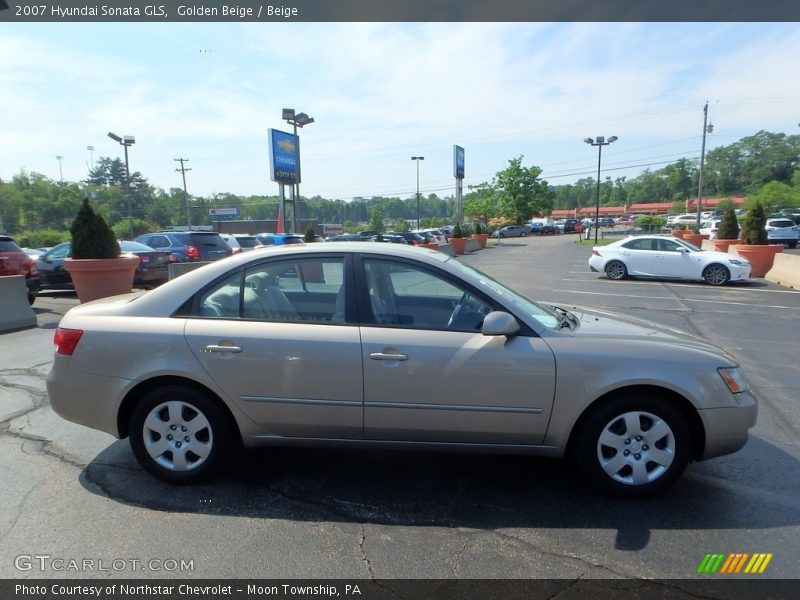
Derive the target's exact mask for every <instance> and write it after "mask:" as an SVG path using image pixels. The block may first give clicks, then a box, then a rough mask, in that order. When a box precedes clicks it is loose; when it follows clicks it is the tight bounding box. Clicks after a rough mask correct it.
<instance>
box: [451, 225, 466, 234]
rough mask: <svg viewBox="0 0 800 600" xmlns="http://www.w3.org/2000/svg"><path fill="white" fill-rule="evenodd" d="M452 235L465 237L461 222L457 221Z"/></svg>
mask: <svg viewBox="0 0 800 600" xmlns="http://www.w3.org/2000/svg"><path fill="white" fill-rule="evenodd" d="M450 237H454V238H463V237H464V232H463V231H462V230H461V224H460V223H456V226H455V227H453V233H452V234H451V235H450Z"/></svg>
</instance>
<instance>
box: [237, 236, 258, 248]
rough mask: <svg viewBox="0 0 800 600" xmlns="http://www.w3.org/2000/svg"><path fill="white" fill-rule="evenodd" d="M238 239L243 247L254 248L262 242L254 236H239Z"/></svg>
mask: <svg viewBox="0 0 800 600" xmlns="http://www.w3.org/2000/svg"><path fill="white" fill-rule="evenodd" d="M236 241H237V242H239V245H240V246H241V247H242V248H254V247H255V246H260V245H261V244H260V243H259V241H258V240H257V239H256V238H254V237H251V238H250V237H237V238H236Z"/></svg>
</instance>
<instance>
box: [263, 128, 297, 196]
mask: <svg viewBox="0 0 800 600" xmlns="http://www.w3.org/2000/svg"><path fill="white" fill-rule="evenodd" d="M269 177H270V179H272V181H276V182H278V183H284V184H289V185H292V184H295V183H300V138H298V137H297V136H296V135H292V134H291V133H286V132H284V131H278V130H277V129H270V130H269Z"/></svg>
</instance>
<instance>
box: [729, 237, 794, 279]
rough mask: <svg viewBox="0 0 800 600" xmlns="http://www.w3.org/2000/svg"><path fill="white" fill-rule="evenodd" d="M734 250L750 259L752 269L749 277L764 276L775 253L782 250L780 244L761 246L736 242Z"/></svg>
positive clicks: (770, 265)
mask: <svg viewBox="0 0 800 600" xmlns="http://www.w3.org/2000/svg"><path fill="white" fill-rule="evenodd" d="M736 252H737V253H738V254H739V256H741V257H742V258H745V259H747V260H749V261H750V265H751V267H752V270H751V271H750V277H764V275H766V274H767V272H768V271H769V270H770V269H771V268H772V263H773V261H774V260H775V255H776V254H777V253H778V252H783V245H781V244H766V245H763V246H751V245H749V244H737V245H736Z"/></svg>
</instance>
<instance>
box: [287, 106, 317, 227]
mask: <svg viewBox="0 0 800 600" xmlns="http://www.w3.org/2000/svg"><path fill="white" fill-rule="evenodd" d="M281 118H282V119H283V120H284V121H286V122H287V123H289V125H291V126H292V127H294V137H296V138H297V128H298V127H299V128H300V129H302V128H303V126H305V125H311V123H313V122H314V117H309V116H308V115H307V114H306V113H304V112H301V113H295V111H294V109H293V108H284V109H283V113H282V116H281ZM298 140H299V138H298ZM299 197H300V151H299V150H298V152H297V181H296V182H295V184H294V185H293V186H292V232H293V233H297V199H298V198H299ZM283 218H284V219H285V218H286V215H283Z"/></svg>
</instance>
